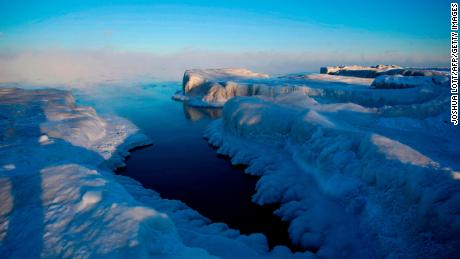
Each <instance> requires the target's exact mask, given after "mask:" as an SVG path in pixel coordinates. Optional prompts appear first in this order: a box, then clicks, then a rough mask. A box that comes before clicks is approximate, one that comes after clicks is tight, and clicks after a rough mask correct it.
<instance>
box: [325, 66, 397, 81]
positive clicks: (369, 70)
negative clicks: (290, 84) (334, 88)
mask: <svg viewBox="0 0 460 259" xmlns="http://www.w3.org/2000/svg"><path fill="white" fill-rule="evenodd" d="M396 69H401V67H400V66H396V65H376V66H371V67H366V66H356V65H353V66H332V67H322V68H321V69H320V73H321V74H330V75H340V76H356V77H365V78H373V77H377V76H378V75H381V74H383V73H386V72H389V71H393V70H396Z"/></svg>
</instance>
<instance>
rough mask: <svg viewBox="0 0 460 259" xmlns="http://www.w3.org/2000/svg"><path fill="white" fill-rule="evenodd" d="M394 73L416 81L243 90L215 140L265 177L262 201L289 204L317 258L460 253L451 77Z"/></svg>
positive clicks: (297, 235) (299, 234)
mask: <svg viewBox="0 0 460 259" xmlns="http://www.w3.org/2000/svg"><path fill="white" fill-rule="evenodd" d="M391 78H393V80H395V81H396V82H397V83H398V84H405V85H411V86H413V88H406V89H389V88H402V87H383V88H382V89H375V88H373V87H370V86H365V85H361V86H360V85H358V84H353V86H351V85H343V84H337V83H328V84H323V85H321V84H311V85H313V87H314V89H315V90H316V91H319V92H321V91H322V94H312V92H311V91H305V92H292V93H288V94H280V95H272V96H269V95H267V96H264V95H259V96H249V97H246V96H241V97H234V98H232V99H229V100H228V101H227V102H226V103H225V105H224V108H223V117H222V118H221V119H219V120H216V121H215V122H213V123H212V124H211V125H210V126H209V128H208V130H207V131H206V134H205V137H206V138H207V139H208V140H209V143H210V144H212V145H214V146H217V147H218V150H217V152H218V153H220V154H224V155H228V156H230V157H231V158H232V160H231V161H232V163H234V164H247V165H248V168H247V169H246V172H247V173H249V174H253V175H259V176H261V178H260V180H259V182H258V183H257V190H256V193H255V194H254V196H253V201H254V202H256V203H258V204H270V203H279V204H280V208H279V209H278V210H277V211H276V214H277V215H279V216H280V217H282V219H283V220H286V221H289V222H290V227H289V233H290V237H291V238H292V240H293V241H294V242H295V243H296V244H298V245H300V246H303V247H305V248H309V249H313V250H318V252H317V255H318V256H323V257H327V258H337V257H348V258H380V257H403V258H418V257H422V258H425V257H438V258H439V257H441V258H449V257H455V254H456V252H457V248H458V247H460V238H459V236H460V224H459V223H458V219H459V218H460V203H459V201H460V182H459V181H458V174H459V170H460V163H459V160H458V155H457V154H458V153H459V151H460V138H459V137H458V129H456V128H455V127H454V126H453V125H451V124H449V123H448V122H447V119H448V116H449V111H448V107H449V95H448V88H446V87H445V86H446V85H447V86H448V78H447V79H446V78H445V77H443V76H426V77H425V76H404V77H403V76H395V77H394V76H393V77H391ZM301 80H304V79H301ZM379 80H381V79H379ZM446 80H447V81H446ZM267 84H268V83H267ZM311 85H310V88H311V89H313V87H312V86H311ZM427 93H429V94H427ZM425 94H426V95H425Z"/></svg>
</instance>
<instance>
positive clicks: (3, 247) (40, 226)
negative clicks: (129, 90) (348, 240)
mask: <svg viewBox="0 0 460 259" xmlns="http://www.w3.org/2000/svg"><path fill="white" fill-rule="evenodd" d="M0 130H1V131H0V133H1V135H0V257H1V258H30V257H46V258H50V257H51V258H62V257H65V258H69V257H71V258H88V257H96V258H100V257H101V258H108V257H110V258H210V257H214V256H218V257H223V258H236V257H238V258H308V257H311V253H296V254H292V253H291V252H290V251H289V249H288V248H286V247H283V246H279V247H275V248H274V249H272V250H271V251H270V250H269V248H268V244H267V240H266V237H265V236H263V235H262V234H253V235H249V236H247V235H241V234H240V233H239V231H237V230H233V229H229V228H228V227H227V226H226V225H225V224H222V223H211V222H210V221H209V220H208V219H206V218H205V217H203V216H201V215H200V214H198V213H197V212H196V211H194V210H192V209H190V208H189V207H187V206H186V205H185V204H183V203H182V202H180V201H174V200H164V199H162V198H161V197H160V196H159V195H158V193H156V192H154V191H152V190H146V189H144V188H143V187H142V186H141V185H140V184H139V183H138V182H136V181H134V180H132V179H130V178H127V177H123V176H118V175H114V174H113V173H112V172H110V170H113V169H114V168H115V167H118V166H122V165H123V158H124V156H126V155H127V154H128V150H129V149H130V148H133V147H135V146H139V145H145V144H148V143H150V141H149V140H148V139H147V138H146V137H145V136H144V135H143V134H140V133H139V130H138V128H137V127H136V126H134V125H133V124H132V123H131V122H129V121H128V120H126V119H123V118H120V117H117V116H115V115H105V116H101V115H99V114H97V113H96V112H95V110H94V109H92V108H91V107H85V106H78V105H76V103H75V100H74V98H73V96H72V95H71V94H70V92H67V91H60V90H51V89H47V90H22V89H15V88H7V89H2V88H0ZM152 166H154V165H152Z"/></svg>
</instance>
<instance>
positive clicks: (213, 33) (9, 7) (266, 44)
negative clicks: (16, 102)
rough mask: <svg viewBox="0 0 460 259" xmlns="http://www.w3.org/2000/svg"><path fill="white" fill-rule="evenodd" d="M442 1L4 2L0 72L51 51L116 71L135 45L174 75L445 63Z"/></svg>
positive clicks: (58, 57) (62, 58) (135, 53)
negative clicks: (200, 70)
mask: <svg viewBox="0 0 460 259" xmlns="http://www.w3.org/2000/svg"><path fill="white" fill-rule="evenodd" d="M449 3H450V2H449V1H445V0H432V1H423V0H420V1H401V0H398V1H394V0H387V1H355V0H349V1H332V0H330V1H318V0H316V1H289V0H284V1H274V0H265V1H248V0H247V1H241V0H232V1H176V0H172V1H165V0H159V1H129V2H128V1H121V0H115V1H108V0H93V1H88V0H81V1H69V0H61V1H46V0H45V1H38V0H35V1H31V0H29V1H21V0H2V1H0V17H1V18H0V65H1V61H2V60H4V62H6V63H7V64H10V65H9V67H14V66H13V65H14V64H16V68H8V69H9V71H7V73H6V72H5V73H3V74H2V73H0V76H2V75H3V76H4V77H5V75H6V76H11V74H12V73H13V72H14V73H16V72H17V71H13V70H14V69H15V70H21V69H23V70H25V68H24V67H27V68H28V69H29V70H31V71H32V70H34V72H36V70H40V69H41V67H43V65H42V64H43V63H44V62H49V61H48V60H50V59H51V58H50V57H53V58H54V59H53V60H54V62H56V64H54V63H53V64H50V67H53V66H54V67H59V66H60V65H61V64H60V63H63V62H67V63H71V62H72V63H75V64H76V63H78V62H80V64H81V67H85V66H89V64H87V63H88V62H89V61H88V60H90V61H91V62H92V61H93V59H96V58H95V56H97V59H98V60H101V59H104V58H105V60H106V62H109V63H113V62H122V63H123V62H125V63H126V64H120V65H119V67H117V69H118V70H120V71H123V69H122V68H121V67H123V65H124V66H128V63H129V62H128V61H127V60H130V62H133V63H136V59H139V55H140V53H141V56H140V57H142V59H143V60H144V62H145V64H146V65H145V66H144V67H148V69H150V70H152V69H157V70H162V71H166V70H167V69H168V68H166V67H164V66H166V65H163V64H164V63H165V60H166V61H167V60H168V59H167V57H169V58H175V59H177V62H175V63H168V66H170V67H174V69H175V70H174V72H173V71H171V75H172V76H176V75H177V74H179V71H181V70H182V69H183V68H188V67H204V66H211V67H220V66H245V67H248V68H252V69H259V70H263V71H261V72H280V73H281V72H297V71H305V70H310V71H316V70H317V69H318V67H319V66H321V65H336V64H344V63H346V64H350V63H354V64H356V63H357V64H364V65H369V64H378V63H397V64H400V65H406V66H447V65H448V64H449V48H450V47H449V35H450V34H449V23H450V16H449V11H450V10H449V8H450V5H449ZM114 53H115V54H114ZM119 53H123V54H122V56H123V58H121V56H120V54H119ZM127 53H131V54H132V55H130V56H127ZM149 55H150V60H149V61H147V60H146V57H148V56H149ZM158 55H163V56H162V57H160V58H159V56H158ZM165 55H166V56H165ZM167 55H169V56H167ZM12 57H13V58H12ZM85 57H86V58H85ZM6 59H8V60H7V61H5V60H6ZM153 60H161V64H156V63H155V61H153ZM13 61H17V62H16V63H14V62H13ZM85 62H86V63H85ZM156 62H158V61H156ZM93 63H94V62H93ZM11 64H13V65H11ZM24 64H27V65H24ZM31 64H36V65H37V67H32V66H31ZM39 65H40V66H39ZM93 65H94V64H93ZM97 68H99V67H97ZM0 70H1V69H0ZM146 71H147V69H146ZM0 72H2V71H0ZM73 72H75V71H73ZM165 73H166V72H165Z"/></svg>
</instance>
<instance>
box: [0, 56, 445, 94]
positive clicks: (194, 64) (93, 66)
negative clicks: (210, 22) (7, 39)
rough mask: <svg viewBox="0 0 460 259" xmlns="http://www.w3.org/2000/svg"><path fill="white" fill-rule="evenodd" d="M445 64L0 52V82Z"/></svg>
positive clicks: (436, 62)
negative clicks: (230, 69) (208, 70)
mask: <svg viewBox="0 0 460 259" xmlns="http://www.w3.org/2000/svg"><path fill="white" fill-rule="evenodd" d="M446 60H447V61H448V60H449V59H448V57H440V56H430V55H429V54H425V55H418V54H402V53H399V52H382V53H374V54H362V55H352V54H347V53H337V52H328V53H317V52H315V53H313V52H301V53H291V52H273V51H272V52H268V51H266V52H265V51H263V52H223V51H207V50H197V49H190V48H189V49H184V50H182V51H177V52H174V53H169V54H158V53H134V52H117V51H110V50H98V51H96V50H86V51H82V50H81V51H69V50H62V49H49V50H43V51H22V52H15V53H6V52H3V53H0V83H24V84H32V85H42V86H44V85H46V86H53V85H68V86H72V87H81V86H92V85H97V84H101V83H104V82H108V81H118V80H119V81H123V80H141V79H146V80H153V79H156V80H174V81H180V80H181V78H182V74H183V72H184V70H185V69H190V68H216V67H245V68H249V69H252V70H254V71H257V72H265V73H270V74H284V73H293V72H302V71H312V72H317V71H319V68H320V67H321V66H325V65H337V64H363V65H373V64H381V63H384V64H393V63H395V64H398V65H403V66H447V65H448V63H447V62H446Z"/></svg>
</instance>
